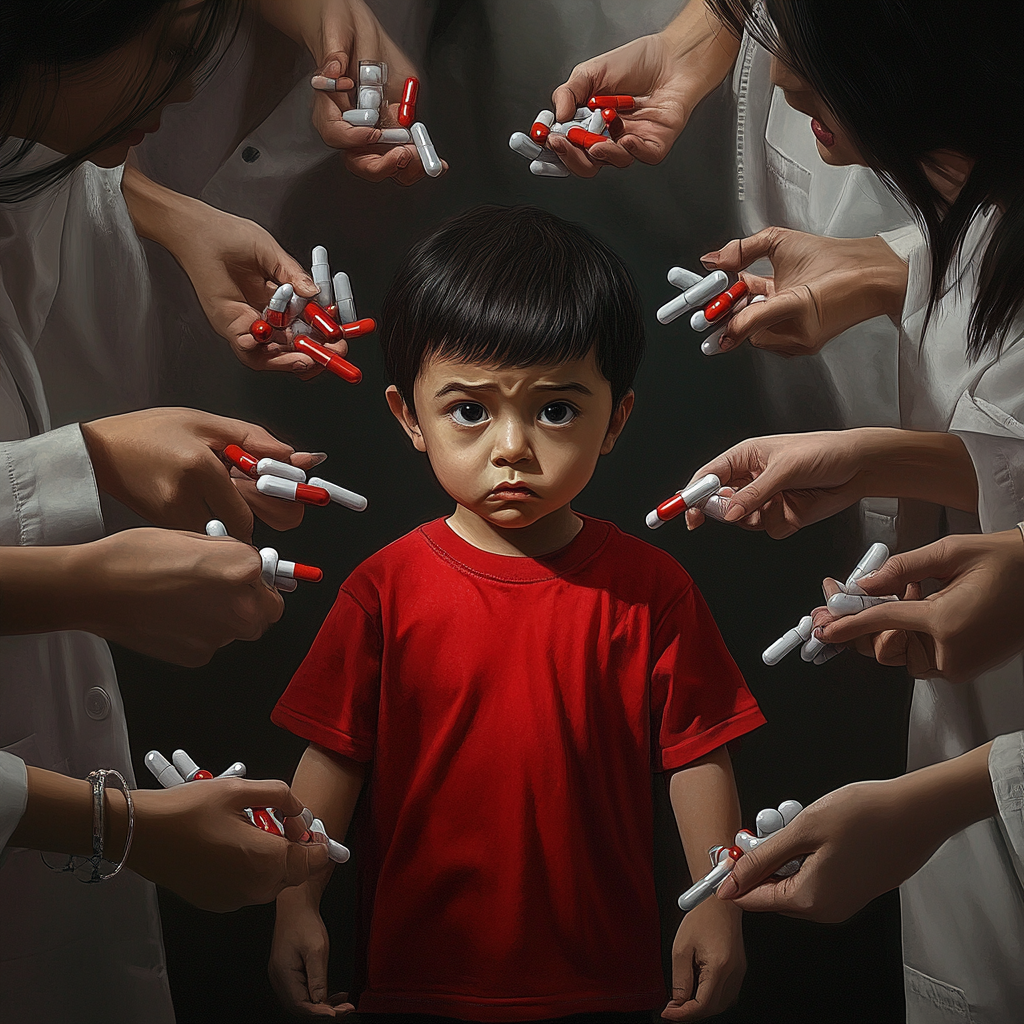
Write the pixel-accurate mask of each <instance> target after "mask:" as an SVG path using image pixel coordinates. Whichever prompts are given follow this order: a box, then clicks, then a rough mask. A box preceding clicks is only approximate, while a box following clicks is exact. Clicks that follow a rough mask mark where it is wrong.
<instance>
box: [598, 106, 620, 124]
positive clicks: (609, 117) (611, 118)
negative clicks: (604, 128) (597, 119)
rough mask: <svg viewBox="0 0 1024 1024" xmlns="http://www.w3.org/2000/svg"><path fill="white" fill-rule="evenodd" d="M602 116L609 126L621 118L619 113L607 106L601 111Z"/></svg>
mask: <svg viewBox="0 0 1024 1024" xmlns="http://www.w3.org/2000/svg"><path fill="white" fill-rule="evenodd" d="M601 117H603V118H604V123H605V124H606V125H609V126H610V125H611V124H612V123H613V122H615V121H617V120H618V119H619V115H618V114H617V113H616V112H615V111H614V110H612V108H611V107H605V108H604V110H602V111H601Z"/></svg>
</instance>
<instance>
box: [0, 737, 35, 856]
mask: <svg viewBox="0 0 1024 1024" xmlns="http://www.w3.org/2000/svg"><path fill="white" fill-rule="evenodd" d="M27 803H28V773H27V772H26V771H25V762H24V761H22V759H21V758H20V757H15V756H14V754H9V753H7V751H5V750H0V851H3V849H4V847H6V846H7V840H8V839H10V838H11V833H12V832H13V831H14V830H15V829H16V828H17V827H18V822H19V821H21V816H22V815H23V814H24V813H25V806H26V804H27ZM2 863H3V856H2V852H0V864H2Z"/></svg>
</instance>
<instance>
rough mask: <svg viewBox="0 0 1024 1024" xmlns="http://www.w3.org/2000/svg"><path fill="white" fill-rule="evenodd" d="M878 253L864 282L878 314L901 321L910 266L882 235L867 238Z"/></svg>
mask: <svg viewBox="0 0 1024 1024" xmlns="http://www.w3.org/2000/svg"><path fill="white" fill-rule="evenodd" d="M867 244H868V245H869V247H870V248H871V249H872V251H874V252H875V253H877V260H876V262H875V263H874V264H873V265H871V266H869V267H868V272H867V274H866V275H865V277H864V285H865V288H866V289H867V291H868V293H869V294H870V296H871V299H870V308H871V309H872V310H873V311H874V315H875V316H888V317H892V318H893V319H894V320H896V321H899V319H900V318H901V316H902V314H903V305H904V303H905V301H906V297H907V282H908V280H909V274H910V267H909V265H908V264H907V263H906V262H905V261H904V260H903V259H901V258H900V256H899V255H898V254H897V253H896V252H894V251H893V249H892V247H891V246H890V245H889V244H888V243H887V242H886V241H885V240H884V239H882V238H880V237H879V236H877V235H875V236H874V237H873V238H871V239H869V240H867Z"/></svg>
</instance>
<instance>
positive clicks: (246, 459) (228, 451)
mask: <svg viewBox="0 0 1024 1024" xmlns="http://www.w3.org/2000/svg"><path fill="white" fill-rule="evenodd" d="M224 458H225V459H227V460H228V462H230V463H231V465H233V466H234V467H235V468H236V469H240V470H241V471H242V472H243V473H244V474H245V475H246V476H251V477H252V478H253V480H255V479H256V477H257V476H259V470H258V467H259V464H260V463H259V459H256V458H253V456H251V455H250V454H249V453H248V452H247V451H245V450H244V449H243V448H239V447H238V445H237V444H229V445H228V446H227V448H225V449H224Z"/></svg>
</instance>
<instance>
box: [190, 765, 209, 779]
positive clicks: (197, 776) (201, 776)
mask: <svg viewBox="0 0 1024 1024" xmlns="http://www.w3.org/2000/svg"><path fill="white" fill-rule="evenodd" d="M212 778H213V772H208V771H207V770H206V769H205V768H200V769H199V771H197V772H196V773H195V775H193V776H192V778H191V779H189V782H198V781H199V780H200V779H212Z"/></svg>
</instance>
